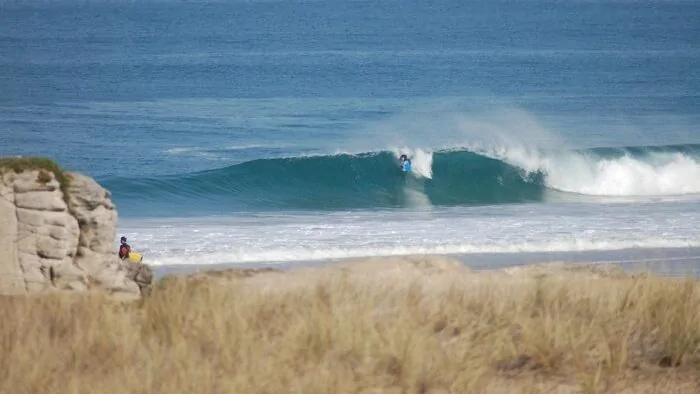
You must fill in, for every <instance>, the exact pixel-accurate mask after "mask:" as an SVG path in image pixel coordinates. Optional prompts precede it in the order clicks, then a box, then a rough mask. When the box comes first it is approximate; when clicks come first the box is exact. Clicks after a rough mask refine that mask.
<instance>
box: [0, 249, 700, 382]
mask: <svg viewBox="0 0 700 394" xmlns="http://www.w3.org/2000/svg"><path fill="white" fill-rule="evenodd" d="M699 301H700V286H699V285H698V282H697V281H695V280H690V279H669V278H660V277H655V276H652V275H638V276H629V275H624V274H622V273H619V272H616V271H614V270H604V269H593V268H585V269H569V268H566V267H564V266H551V267H534V268H522V269H512V270H504V271H494V272H470V271H469V270H468V269H466V268H463V267H461V266H460V265H459V264H457V263H454V262H452V261H449V260H447V259H445V258H440V257H412V258H397V259H375V260H364V261H360V262H348V263H346V264H339V265H334V266H332V267H327V268H309V269H299V270H297V271H292V272H275V271H274V270H272V271H270V272H266V271H263V272H252V271H236V270H228V271H224V272H219V273H215V274H195V275H190V276H187V277H184V276H178V277H174V276H173V277H169V278H166V279H164V280H163V281H162V282H161V283H160V284H159V286H157V287H156V288H155V289H154V291H153V292H152V294H151V295H150V296H149V297H148V298H147V299H145V300H143V301H139V302H137V303H133V304H124V303H118V302H114V301H108V300H107V299H105V298H103V297H100V296H84V295H77V294H73V295H61V296H41V297H3V298H0V314H2V316H3V319H4V320H3V323H2V326H1V327H0V340H1V341H2V352H3V354H2V357H0V391H1V392H2V393H13V394H20V393H62V394H63V393H88V392H89V393H149V394H151V393H169V394H175V393H201V394H205V393H496V392H508V393H518V392H520V393H540V392H551V393H600V392H625V393H657V392H658V393H661V392H663V393H666V392H673V393H681V392H685V393H691V392H698V391H699V390H700V351H699V345H700V303H699Z"/></svg>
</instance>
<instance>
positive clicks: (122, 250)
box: [119, 237, 131, 260]
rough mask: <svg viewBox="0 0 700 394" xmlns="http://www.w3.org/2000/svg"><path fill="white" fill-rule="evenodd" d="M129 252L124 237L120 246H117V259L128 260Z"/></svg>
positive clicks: (129, 247)
mask: <svg viewBox="0 0 700 394" xmlns="http://www.w3.org/2000/svg"><path fill="white" fill-rule="evenodd" d="M130 252H131V246H129V244H128V243H126V237H122V238H121V246H119V258H120V259H122V260H124V259H128V258H129V253H130Z"/></svg>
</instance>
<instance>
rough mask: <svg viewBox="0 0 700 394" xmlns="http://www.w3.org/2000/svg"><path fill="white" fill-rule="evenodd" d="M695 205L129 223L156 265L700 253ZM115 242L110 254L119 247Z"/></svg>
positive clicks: (125, 227) (137, 245) (128, 230)
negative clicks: (636, 251) (463, 255)
mask: <svg viewBox="0 0 700 394" xmlns="http://www.w3.org/2000/svg"><path fill="white" fill-rule="evenodd" d="M695 204H697V203H696V202H681V203H673V204H661V203H657V204H612V205H603V204H598V205H589V204H562V205H559V204H547V205H513V206H499V207H480V208H476V207H473V208H451V209H446V208H435V209H432V210H428V211H425V210H424V211H411V212H409V211H394V210H389V211H374V212H340V213H326V214H321V213H318V214H294V215H283V214H281V213H276V214H271V215H261V214H256V215H252V214H251V215H249V216H247V217H244V216H239V217H227V218H199V219H163V220H149V221H127V222H123V223H122V224H121V225H120V227H121V228H120V231H119V234H118V235H122V234H124V235H126V236H127V237H128V238H129V241H130V243H131V245H132V247H134V249H135V250H137V251H139V252H143V253H144V255H145V256H146V257H145V259H146V260H145V261H147V262H148V263H149V264H153V265H171V264H218V263H265V262H268V263H269V262H292V261H310V260H325V259H336V258H346V257H370V256H392V255H407V254H424V253H430V254H433V253H448V254H453V253H467V254H468V253H518V252H568V251H593V250H619V249H628V248H684V247H700V234H698V232H697V231H696V227H697V223H698V220H700V212H698V210H697V209H694V208H693V207H694V206H695ZM116 242H117V240H115V250H116Z"/></svg>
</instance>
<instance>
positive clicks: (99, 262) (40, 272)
mask: <svg viewBox="0 0 700 394" xmlns="http://www.w3.org/2000/svg"><path fill="white" fill-rule="evenodd" d="M0 167H2V165H1V164H0ZM58 178H60V179H61V181H62V182H59V179H58ZM116 222H117V211H116V208H115V206H114V204H113V203H112V200H111V193H110V192H109V191H107V190H105V189H104V188H102V187H101V186H100V185H99V184H98V183H97V182H95V180H93V179H92V178H90V177H87V176H84V175H81V174H78V173H60V176H57V173H56V172H52V171H47V170H45V169H23V170H8V169H7V168H0V294H31V293H40V292H45V291H55V290H70V291H88V290H101V291H106V292H108V293H111V294H114V295H117V296H120V297H123V298H127V299H128V298H138V297H140V296H141V295H142V294H143V293H144V292H145V291H147V290H148V289H149V286H150V283H151V280H152V274H151V271H150V269H149V268H148V267H147V266H145V265H143V264H133V263H124V262H122V261H121V260H119V258H118V257H117V254H116V249H115V244H114V242H115V239H116Z"/></svg>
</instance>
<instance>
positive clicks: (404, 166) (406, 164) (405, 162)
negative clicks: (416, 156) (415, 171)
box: [399, 155, 411, 172]
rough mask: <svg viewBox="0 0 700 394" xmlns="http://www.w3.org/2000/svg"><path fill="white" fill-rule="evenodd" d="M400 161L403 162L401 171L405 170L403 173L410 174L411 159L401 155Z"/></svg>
mask: <svg viewBox="0 0 700 394" xmlns="http://www.w3.org/2000/svg"><path fill="white" fill-rule="evenodd" d="M399 160H401V170H403V172H410V171H411V159H409V158H408V156H406V155H401V157H400V158H399Z"/></svg>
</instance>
